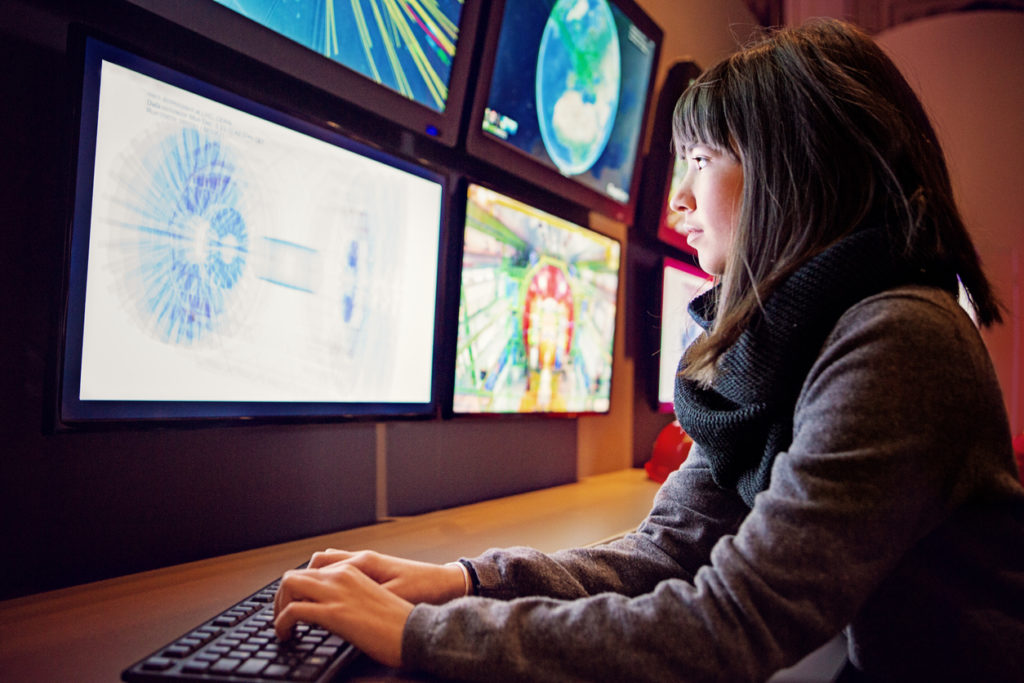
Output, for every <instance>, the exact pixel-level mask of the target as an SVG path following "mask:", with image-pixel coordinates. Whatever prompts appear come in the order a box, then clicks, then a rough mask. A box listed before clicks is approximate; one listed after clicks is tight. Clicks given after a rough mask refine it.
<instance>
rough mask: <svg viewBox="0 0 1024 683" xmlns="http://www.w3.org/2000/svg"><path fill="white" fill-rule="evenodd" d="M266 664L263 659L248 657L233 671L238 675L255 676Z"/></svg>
mask: <svg viewBox="0 0 1024 683" xmlns="http://www.w3.org/2000/svg"><path fill="white" fill-rule="evenodd" d="M267 664H268V662H267V660H265V659H250V660H249V661H247V662H244V663H243V664H242V665H241V666H240V667H238V668H237V669H235V672H234V673H236V674H237V675H239V676H256V675H258V674H259V673H260V672H261V671H263V669H265V668H266V667H267Z"/></svg>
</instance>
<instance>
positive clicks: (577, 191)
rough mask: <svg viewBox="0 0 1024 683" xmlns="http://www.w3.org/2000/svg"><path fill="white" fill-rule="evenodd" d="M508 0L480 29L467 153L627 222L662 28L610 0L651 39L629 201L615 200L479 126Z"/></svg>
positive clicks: (623, 0) (623, 2)
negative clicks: (644, 97) (480, 41)
mask: <svg viewBox="0 0 1024 683" xmlns="http://www.w3.org/2000/svg"><path fill="white" fill-rule="evenodd" d="M507 1H514V0H494V2H493V3H491V7H490V16H489V18H488V20H487V23H486V29H485V31H484V32H483V33H484V38H483V47H482V49H481V57H480V74H479V81H478V83H477V88H476V93H475V95H474V98H473V103H472V108H471V110H470V114H469V121H468V124H467V127H466V149H467V151H468V152H469V153H470V154H471V155H473V156H475V157H477V158H479V159H481V160H483V161H486V162H488V163H490V164H491V165H494V166H497V167H499V168H502V169H504V170H506V171H508V172H511V173H513V174H515V175H516V176H518V177H520V178H523V179H525V180H527V181H529V182H531V183H533V184H535V185H537V186H540V187H544V188H545V189H547V190H549V191H553V192H555V193H557V194H558V195H560V196H562V197H564V198H566V199H568V200H570V201H572V202H574V203H576V204H579V205H581V206H585V207H588V208H590V209H591V210H594V211H597V212H599V213H602V214H604V215H606V216H608V217H610V218H613V219H615V220H617V221H619V222H621V223H626V224H630V223H632V221H633V218H634V214H635V211H636V207H637V202H638V200H639V198H638V194H639V188H640V178H641V173H642V170H643V169H642V166H643V145H644V140H645V136H646V131H647V125H648V120H649V118H650V106H651V102H652V101H653V90H654V84H655V78H656V76H657V70H658V60H659V57H660V54H661V46H662V42H663V32H662V30H661V28H660V27H659V26H658V25H657V24H656V23H655V22H654V20H653V19H651V18H650V17H649V16H648V15H647V14H646V13H645V12H644V11H643V10H642V9H641V8H640V7H639V6H638V5H637V4H636V3H635V2H634V0H609V1H610V2H612V3H613V4H614V5H615V6H616V7H617V8H618V9H620V10H621V11H622V13H623V14H624V15H625V16H626V17H627V18H628V19H629V20H630V21H632V22H633V23H634V24H635V25H636V26H637V28H639V29H640V30H641V31H642V32H643V33H644V34H645V35H646V36H647V37H648V38H650V39H651V40H653V42H654V53H653V55H652V66H651V72H650V80H649V82H648V85H647V89H646V100H645V102H644V103H643V115H642V126H641V130H640V131H639V136H638V142H637V148H636V150H635V156H634V161H633V163H634V168H633V176H632V180H631V187H630V188H629V199H628V200H627V201H626V202H620V201H617V200H615V199H613V198H611V197H609V196H608V195H606V194H603V193H601V192H598V191H597V190H594V189H592V188H590V187H588V186H586V185H584V184H583V183H581V182H579V181H578V180H575V179H574V178H572V177H570V176H565V175H562V174H561V173H559V172H558V171H557V170H556V169H555V168H552V167H550V166H548V165H545V164H544V163H542V162H541V161H540V160H538V159H536V158H534V157H532V156H531V155H529V154H527V153H525V152H523V151H521V150H519V149H518V148H516V147H514V146H513V145H510V144H506V143H504V142H502V141H500V140H498V139H497V138H495V137H494V136H492V135H489V134H487V133H485V132H484V130H483V121H484V116H485V112H486V109H487V103H488V98H489V95H490V90H491V82H492V79H493V75H494V68H495V61H496V58H497V50H498V42H499V37H500V36H501V30H502V26H501V24H502V17H503V15H504V9H505V5H506V2H507Z"/></svg>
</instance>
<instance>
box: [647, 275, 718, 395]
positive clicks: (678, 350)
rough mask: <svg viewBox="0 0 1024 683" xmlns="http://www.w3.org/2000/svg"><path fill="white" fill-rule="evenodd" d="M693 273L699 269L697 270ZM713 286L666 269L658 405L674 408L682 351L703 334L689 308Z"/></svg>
mask: <svg viewBox="0 0 1024 683" xmlns="http://www.w3.org/2000/svg"><path fill="white" fill-rule="evenodd" d="M693 270H694V271H696V270H697V269H696V268H694V269H693ZM710 286H711V282H710V280H709V279H708V278H707V277H702V276H701V275H699V274H698V273H697V272H690V271H689V270H683V269H682V268H676V267H673V266H670V265H667V264H666V266H665V268H664V275H663V282H662V289H661V297H662V299H661V347H660V348H661V351H660V354H661V355H660V360H659V363H658V403H660V404H661V405H663V406H664V405H672V401H673V395H674V393H675V386H676V371H677V370H678V369H679V359H680V358H682V357H683V351H684V350H686V347H687V346H689V345H690V342H692V341H693V340H694V339H696V338H697V336H698V335H699V334H700V333H701V329H700V326H699V325H698V324H697V323H696V322H695V321H694V320H693V318H692V317H691V316H690V313H689V311H687V310H686V307H687V306H688V305H689V304H690V300H691V299H693V297H695V296H697V295H698V294H701V293H702V292H704V291H706V290H707V289H708V288H709V287H710Z"/></svg>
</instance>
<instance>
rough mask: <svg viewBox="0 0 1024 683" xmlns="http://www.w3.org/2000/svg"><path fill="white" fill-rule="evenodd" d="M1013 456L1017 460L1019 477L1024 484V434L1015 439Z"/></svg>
mask: <svg viewBox="0 0 1024 683" xmlns="http://www.w3.org/2000/svg"><path fill="white" fill-rule="evenodd" d="M1013 454H1014V456H1016V458H1017V476H1018V477H1019V478H1020V483H1021V484H1024V432H1021V433H1020V434H1018V435H1017V436H1015V437H1013Z"/></svg>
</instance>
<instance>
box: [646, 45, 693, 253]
mask: <svg viewBox="0 0 1024 683" xmlns="http://www.w3.org/2000/svg"><path fill="white" fill-rule="evenodd" d="M699 75H700V68H699V67H698V66H697V65H696V64H694V63H693V62H691V61H689V60H684V61H679V62H676V63H675V64H673V65H672V66H671V67H670V68H669V70H668V73H667V74H666V76H665V82H664V83H663V84H662V86H661V90H660V91H659V93H658V102H657V106H656V107H655V109H654V112H655V113H654V124H653V126H652V127H651V144H650V147H649V149H648V152H647V158H646V160H645V162H644V169H643V186H642V188H641V197H642V198H643V199H642V201H641V202H640V204H639V205H638V207H637V217H636V225H635V227H636V228H637V230H636V233H637V235H638V236H639V237H640V238H641V239H643V240H645V241H647V242H660V243H661V244H666V245H668V246H670V247H673V248H675V249H678V250H679V251H681V252H684V253H687V254H692V255H696V253H697V252H696V251H695V250H694V249H693V248H692V247H690V246H689V245H688V244H687V243H686V236H685V235H684V234H683V232H682V229H681V223H680V219H681V216H680V215H679V214H678V213H676V212H675V211H673V210H672V208H671V206H669V202H670V200H671V199H672V196H673V195H674V194H675V193H676V191H677V190H678V189H679V182H680V181H681V180H682V178H683V175H684V174H685V173H686V160H685V159H684V158H680V157H679V156H678V155H677V154H676V151H675V148H674V146H673V141H672V112H673V110H674V109H675V105H676V102H677V101H678V100H679V97H680V96H681V95H682V94H683V91H685V90H686V88H687V87H688V86H689V85H690V83H692V82H693V80H694V79H695V78H697V76H699Z"/></svg>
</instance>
